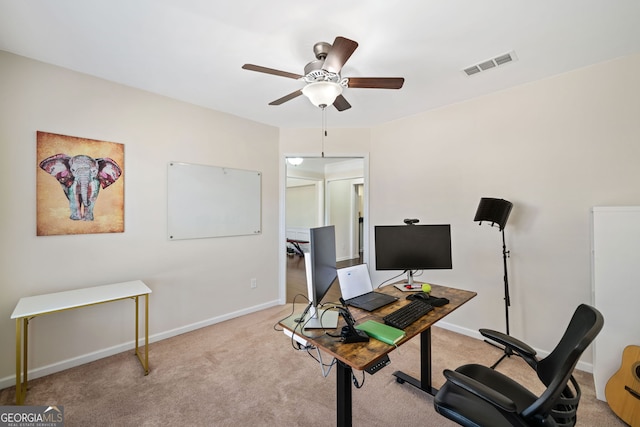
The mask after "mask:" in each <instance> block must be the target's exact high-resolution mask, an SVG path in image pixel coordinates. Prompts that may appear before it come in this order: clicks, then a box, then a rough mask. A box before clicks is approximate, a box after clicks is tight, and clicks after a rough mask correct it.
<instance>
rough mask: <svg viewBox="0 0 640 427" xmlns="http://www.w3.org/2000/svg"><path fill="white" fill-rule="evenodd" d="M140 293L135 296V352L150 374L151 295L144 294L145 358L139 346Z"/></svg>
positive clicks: (146, 371)
mask: <svg viewBox="0 0 640 427" xmlns="http://www.w3.org/2000/svg"><path fill="white" fill-rule="evenodd" d="M139 298H140V295H138V296H136V297H134V301H135V304H136V334H135V335H136V342H135V354H136V356H137V357H138V360H140V363H141V364H142V367H143V368H144V374H145V375H148V374H149V295H148V294H145V295H144V358H143V357H142V355H141V354H140V349H139V348H138V329H140V323H139V321H138V319H139V315H138V300H139Z"/></svg>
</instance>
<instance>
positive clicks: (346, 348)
mask: <svg viewBox="0 0 640 427" xmlns="http://www.w3.org/2000/svg"><path fill="white" fill-rule="evenodd" d="M431 287H432V290H431V293H432V294H433V295H435V296H438V297H444V298H447V299H448V300H449V304H447V305H445V306H442V307H436V308H435V309H434V310H432V311H431V312H429V313H428V314H427V315H426V316H423V317H422V318H421V319H419V320H418V321H416V322H415V323H413V324H412V325H410V326H408V327H407V328H406V329H405V330H404V331H405V333H406V337H405V338H404V339H403V340H402V341H400V342H399V343H398V346H400V345H402V344H404V343H405V342H407V341H409V340H410V339H411V338H413V337H415V336H416V335H420V379H417V378H414V377H411V376H409V375H407V374H405V373H404V372H401V371H396V372H394V374H393V375H394V376H395V377H396V380H397V381H398V382H399V383H405V382H406V383H408V384H410V385H412V386H414V387H417V388H419V389H420V390H422V391H424V392H426V393H429V394H432V395H434V394H435V393H436V392H437V390H436V389H435V388H434V387H433V386H432V383H431V378H432V376H431V329H430V328H431V326H432V325H433V324H434V323H436V322H437V321H438V320H440V319H442V318H443V317H445V316H447V315H448V314H449V313H451V312H453V311H455V310H456V309H458V307H460V306H461V305H463V304H464V303H466V302H467V301H469V300H470V299H471V298H473V297H475V296H476V293H475V292H471V291H465V290H461V289H454V288H449V287H446V286H439V285H432V286H431ZM380 291H381V292H384V293H387V294H390V295H394V296H397V297H398V298H399V300H398V301H397V302H396V303H393V304H389V305H387V306H385V307H382V308H380V309H378V310H376V311H374V312H371V313H370V312H367V311H364V310H360V309H357V308H354V307H349V311H351V313H352V314H353V317H354V318H355V319H356V322H357V323H358V324H359V323H362V322H364V321H366V320H369V319H372V320H376V321H378V322H382V323H383V320H382V317H384V316H386V315H387V314H389V313H391V312H393V311H395V310H397V309H398V308H400V307H401V306H402V305H406V304H408V303H409V301H407V300H406V297H407V295H408V293H406V292H402V291H400V290H399V289H397V288H396V287H395V286H387V287H384V288H382V289H381V290H380ZM294 317H295V316H291V317H290V318H288V319H285V320H283V321H282V322H280V325H281V326H282V327H284V328H287V329H288V330H290V331H292V332H293V331H294V330H295V331H296V334H298V335H299V334H300V331H299V330H297V329H296V325H297V324H296V323H295V320H294V319H293V318H294ZM344 324H345V323H344V320H342V319H340V323H339V324H338V328H337V329H338V330H339V329H340V328H342V326H344ZM330 332H333V333H334V334H335V332H334V331H330ZM304 338H305V339H306V340H307V341H309V342H310V343H311V344H313V345H315V346H316V347H318V348H319V349H320V350H322V351H325V352H327V353H329V354H330V355H332V356H333V357H335V358H336V359H337V361H338V363H337V367H336V371H337V372H336V377H337V384H336V388H337V390H336V393H337V419H338V423H337V425H338V426H350V425H351V418H352V416H351V411H352V408H351V393H352V389H351V377H352V374H353V369H356V370H359V371H361V370H364V369H366V368H368V367H369V366H371V365H374V364H375V363H376V362H378V361H379V360H381V359H382V358H383V357H384V356H386V355H387V354H389V353H390V352H392V351H393V350H395V348H396V347H395V346H392V345H388V344H385V343H383V342H382V341H378V340H376V339H373V338H372V339H371V340H370V341H369V342H367V343H356V344H343V343H342V342H340V341H339V340H338V339H337V338H335V337H330V336H328V335H327V334H325V331H324V330H317V329H305V330H304Z"/></svg>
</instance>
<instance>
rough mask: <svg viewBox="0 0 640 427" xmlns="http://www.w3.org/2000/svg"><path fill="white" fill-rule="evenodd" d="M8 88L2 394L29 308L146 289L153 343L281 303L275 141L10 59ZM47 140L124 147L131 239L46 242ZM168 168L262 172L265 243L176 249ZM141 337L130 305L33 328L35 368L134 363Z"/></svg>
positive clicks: (1, 64)
mask: <svg viewBox="0 0 640 427" xmlns="http://www.w3.org/2000/svg"><path fill="white" fill-rule="evenodd" d="M0 75H1V76H2V78H0V93H1V94H2V96H0V152H1V153H2V155H1V156H0V168H1V170H2V176H3V179H2V180H1V184H0V185H1V187H0V188H1V191H2V203H1V205H0V217H1V218H2V221H1V222H0V230H1V231H0V235H1V236H2V239H0V247H1V249H2V250H1V253H2V261H1V264H0V272H1V273H0V274H1V275H2V276H1V277H2V280H1V282H0V290H1V295H2V297H1V298H0V319H1V320H0V343H2V344H1V345H0V349H1V350H0V387H3V386H10V385H12V384H13V375H14V373H15V350H14V342H15V340H14V334H15V326H14V323H13V321H11V320H10V316H11V313H12V311H13V308H14V306H15V304H16V303H17V301H18V299H19V298H20V297H23V296H28V295H36V294H41V293H49V292H57V291H62V290H67V289H74V288H79V287H85V286H95V285H100V284H108V283H116V282H121V281H127V280H133V279H141V280H143V281H144V282H145V283H146V284H147V285H148V286H149V287H150V288H151V289H152V291H153V294H152V296H151V311H150V318H151V322H150V323H151V324H150V333H151V334H152V336H153V338H154V339H160V338H164V337H167V336H171V335H173V334H177V333H180V332H184V331H186V330H189V329H191V328H195V327H199V326H203V325H205V324H209V323H212V322H217V321H220V320H223V319H225V318H229V317H233V316H238V315H241V314H243V313H246V312H250V311H253V310H257V309H261V308H263V307H266V306H270V305H274V304H277V303H278V301H279V287H278V280H279V277H278V274H279V272H278V215H279V205H278V198H279V185H278V181H279V172H278V133H279V131H278V129H277V128H274V127H270V126H265V125H261V124H257V123H255V122H251V121H248V120H244V119H241V118H238V117H234V116H230V115H227V114H223V113H219V112H215V111H211V110H207V109H203V108H199V107H195V106H192V105H189V104H185V103H182V102H178V101H175V100H171V99H168V98H164V97H161V96H157V95H153V94H150V93H146V92H143V91H139V90H134V89H131V88H128V87H124V86H121V85H117V84H114V83H110V82H106V81H104V80H100V79H97V78H93V77H89V76H86V75H82V74H79V73H75V72H72V71H68V70H64V69H61V68H58V67H54V66H50V65H46V64H42V63H39V62H35V61H31V60H28V59H25V58H22V57H18V56H15V55H11V54H8V53H4V52H0ZM37 130H42V131H47V132H53V133H60V134H65V135H72V136H80V137H86V138H92V139H98V140H106V141H113V142H118V143H122V144H124V146H125V165H126V166H125V171H124V177H125V232H124V233H119V234H94V235H74V236H49V237H36V229H35V225H36V221H35V220H36V218H35V212H36V209H35V200H36V199H35V180H36V174H37V173H44V172H43V171H40V170H38V167H37V160H36V152H35V149H36V139H35V137H36V131H37ZM169 161H182V162H190V163H198V164H210V165H217V166H227V167H233V168H240V169H249V170H258V171H261V172H262V234H261V235H257V236H256V235H252V236H241V237H233V238H212V239H198V240H181V241H168V239H167V223H166V221H167V220H166V209H167V188H166V187H167V163H168V162H169ZM52 179H53V178H52ZM104 191H108V189H106V190H104ZM60 197H64V195H63V193H62V190H60ZM98 203H99V199H98ZM251 278H256V279H257V284H258V286H257V288H256V289H251V287H250V280H251ZM132 326H133V305H132V303H131V302H130V301H123V302H117V303H111V304H107V305H104V306H97V307H92V308H85V309H81V310H73V311H70V312H65V313H59V314H56V315H51V316H48V317H42V318H38V319H35V320H34V321H33V322H32V324H31V347H30V350H31V351H30V354H29V356H30V365H29V366H30V368H32V369H35V370H36V372H35V373H34V375H39V374H42V373H47V372H50V371H52V370H57V369H60V368H63V367H66V366H70V365H73V364H77V363H82V362H84V361H87V360H90V359H91V358H97V357H102V356H104V355H107V354H109V353H113V352H118V351H123V350H124V349H125V348H130V347H131V343H132V342H133V334H132ZM94 352H95V354H92V353H94ZM74 358H78V359H74ZM49 365H51V366H49ZM151 366H152V367H153V358H152V359H151ZM43 367H46V368H43Z"/></svg>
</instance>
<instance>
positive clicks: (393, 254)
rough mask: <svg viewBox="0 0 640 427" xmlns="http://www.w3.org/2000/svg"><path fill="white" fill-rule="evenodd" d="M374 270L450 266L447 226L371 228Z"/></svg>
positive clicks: (410, 279) (410, 277)
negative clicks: (372, 230)
mask: <svg viewBox="0 0 640 427" xmlns="http://www.w3.org/2000/svg"><path fill="white" fill-rule="evenodd" d="M375 249H376V270H405V271H406V272H407V284H409V285H413V271H414V270H439V269H451V268H452V262H451V225H449V224H422V225H417V224H412V225H378V226H376V227H375Z"/></svg>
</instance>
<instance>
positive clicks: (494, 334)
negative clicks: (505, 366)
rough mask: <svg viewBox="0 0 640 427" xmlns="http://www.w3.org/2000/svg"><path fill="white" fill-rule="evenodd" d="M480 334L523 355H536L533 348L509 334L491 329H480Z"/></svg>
mask: <svg viewBox="0 0 640 427" xmlns="http://www.w3.org/2000/svg"><path fill="white" fill-rule="evenodd" d="M480 334H482V336H484V337H486V338H489V339H490V340H492V341H495V342H497V343H499V344H502V345H504V346H506V347H510V348H511V349H512V350H514V351H516V352H518V353H519V354H520V355H521V356H523V357H526V358H530V359H534V356H535V355H536V351H535V350H534V349H533V348H531V347H530V346H528V345H527V344H525V343H524V342H522V341H520V340H519V339H517V338H514V337H512V336H511V335H507V334H503V333H502V332H498V331H494V330H491V329H480Z"/></svg>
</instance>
